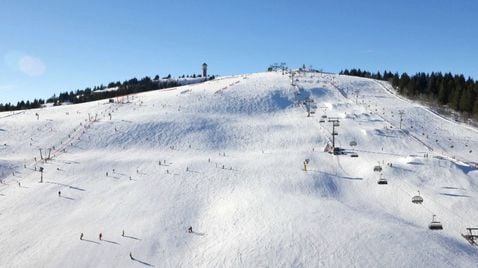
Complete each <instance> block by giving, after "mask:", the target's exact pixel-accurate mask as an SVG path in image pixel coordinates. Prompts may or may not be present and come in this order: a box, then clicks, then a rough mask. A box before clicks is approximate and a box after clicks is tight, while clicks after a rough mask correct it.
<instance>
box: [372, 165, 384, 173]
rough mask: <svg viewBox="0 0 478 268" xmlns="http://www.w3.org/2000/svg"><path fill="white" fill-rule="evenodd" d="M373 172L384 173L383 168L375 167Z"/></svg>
mask: <svg viewBox="0 0 478 268" xmlns="http://www.w3.org/2000/svg"><path fill="white" fill-rule="evenodd" d="M373 171H374V172H382V167H381V166H374V167H373Z"/></svg>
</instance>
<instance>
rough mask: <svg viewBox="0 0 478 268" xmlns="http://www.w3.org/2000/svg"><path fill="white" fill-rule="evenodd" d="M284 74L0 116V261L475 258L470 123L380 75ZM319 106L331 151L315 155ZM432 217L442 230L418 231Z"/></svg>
mask: <svg viewBox="0 0 478 268" xmlns="http://www.w3.org/2000/svg"><path fill="white" fill-rule="evenodd" d="M296 79H297V81H294V83H295V86H292V85H291V80H290V78H289V77H288V76H285V75H282V74H279V73H259V74H251V75H241V76H232V77H225V78H221V79H218V80H213V81H208V82H205V83H202V84H195V85H189V86H183V87H178V88H173V89H168V90H161V91H154V92H148V93H142V94H138V95H132V96H129V97H128V98H122V100H123V102H122V103H108V101H99V102H92V103H85V104H80V105H71V106H61V107H51V108H46V109H40V110H28V111H21V112H16V113H13V114H12V113H0V179H2V181H3V184H0V266H1V267H144V266H155V267H323V266H328V267H351V266H357V267H431V266H436V267H450V266H458V267H474V266H476V264H477V263H478V249H477V248H476V247H472V246H470V245H469V244H468V242H466V240H464V239H463V238H462V237H461V235H460V232H464V231H465V228H466V227H477V225H478V201H477V197H478V183H477V182H478V181H477V180H478V170H476V168H475V167H473V165H474V164H473V163H476V162H478V152H477V151H476V150H475V148H478V132H477V130H476V129H473V128H469V127H467V126H464V125H460V124H457V123H454V122H450V121H447V120H445V119H443V118H440V117H439V116H437V115H435V114H433V113H431V112H429V111H428V110H427V109H426V108H424V107H421V106H420V105H417V104H413V103H410V102H408V101H405V100H402V99H400V98H399V97H397V96H395V95H394V93H393V92H394V91H393V89H392V88H391V87H390V86H389V85H388V84H386V83H383V82H379V81H374V80H369V79H362V78H354V77H348V76H338V75H331V74H316V73H305V74H301V75H296V76H295V78H294V80H296ZM357 95H358V97H356V96H357ZM307 98H309V99H312V100H314V102H315V104H316V106H317V107H318V108H317V111H316V112H315V114H312V116H311V117H307V113H306V110H305V107H304V105H303V103H304V100H305V99H307ZM325 107H326V108H325ZM399 111H403V112H404V113H403V122H402V130H400V129H399V124H400V116H399ZM324 112H325V113H326V115H327V117H337V118H339V120H340V126H339V127H337V132H338V133H339V135H338V136H336V142H337V145H338V146H340V147H342V148H345V149H346V151H347V152H348V153H347V154H345V155H338V156H334V155H332V154H329V153H326V152H324V147H326V145H327V143H329V142H330V139H331V135H330V134H331V130H332V126H331V123H329V122H328V121H327V119H325V120H324V121H325V122H323V123H321V122H320V119H321V118H322V116H323V115H324ZM37 114H38V116H37ZM351 141H355V142H356V143H357V146H355V147H354V148H350V142H351ZM40 149H41V150H42V155H43V156H45V155H48V153H49V151H50V149H51V152H50V156H51V160H49V161H47V162H46V163H45V162H44V161H42V160H41V159H40ZM352 150H353V151H355V153H357V154H358V157H350V152H351V151H352ZM35 159H36V160H35ZM305 159H308V160H309V164H308V165H307V171H304V165H303V163H304V160H305ZM378 162H380V164H381V166H382V167H383V175H382V176H383V177H384V178H386V179H388V185H378V184H377V180H378V178H379V174H378V172H374V171H373V168H374V166H375V165H378ZM389 163H391V164H389ZM40 167H43V168H44V172H43V183H40V182H39V181H40V176H41V174H40V172H39V169H40ZM417 190H419V191H420V192H421V195H422V196H423V198H424V202H423V204H421V205H416V204H413V203H412V202H411V197H412V196H413V195H415V194H416V193H417ZM59 191H61V196H59V195H58V192H59ZM433 214H436V215H437V219H438V220H440V221H441V223H442V224H443V228H444V230H441V231H431V230H429V229H428V224H429V223H430V221H431V220H432V215H433ZM189 226H192V228H193V231H194V232H193V233H188V232H187V228H188V227H189ZM123 230H124V232H125V236H122V232H123ZM81 233H83V234H84V237H83V240H80V234H81ZM100 233H102V235H103V237H102V240H101V241H100V240H99V238H98V235H99V234H100ZM130 252H131V254H132V256H133V258H134V260H132V259H130V256H129V254H130Z"/></svg>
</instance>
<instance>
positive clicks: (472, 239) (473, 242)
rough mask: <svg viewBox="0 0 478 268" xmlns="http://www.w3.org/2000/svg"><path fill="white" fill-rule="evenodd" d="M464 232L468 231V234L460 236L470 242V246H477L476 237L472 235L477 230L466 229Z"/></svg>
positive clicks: (477, 238) (477, 237)
mask: <svg viewBox="0 0 478 268" xmlns="http://www.w3.org/2000/svg"><path fill="white" fill-rule="evenodd" d="M466 230H468V234H461V236H463V238H465V239H466V240H467V241H468V242H470V244H471V245H473V246H478V244H477V242H476V241H477V240H478V235H476V234H473V231H477V230H478V228H466Z"/></svg>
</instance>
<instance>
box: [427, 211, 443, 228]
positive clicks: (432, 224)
mask: <svg viewBox="0 0 478 268" xmlns="http://www.w3.org/2000/svg"><path fill="white" fill-rule="evenodd" d="M435 217H436V215H433V219H432V222H430V224H429V225H428V229H430V230H443V225H442V224H441V222H439V221H436V220H435Z"/></svg>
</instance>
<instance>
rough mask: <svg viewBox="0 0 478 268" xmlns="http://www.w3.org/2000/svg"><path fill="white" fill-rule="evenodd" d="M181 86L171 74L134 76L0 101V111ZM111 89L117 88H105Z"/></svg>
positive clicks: (85, 100)
mask: <svg viewBox="0 0 478 268" xmlns="http://www.w3.org/2000/svg"><path fill="white" fill-rule="evenodd" d="M185 77H186V76H184V75H183V76H182V77H181V78H185ZM196 77H201V76H200V75H198V76H196V75H195V74H194V75H192V76H189V75H188V76H187V78H196ZM214 78H215V76H208V77H207V79H208V80H212V79H214ZM177 86H180V83H179V82H178V81H177V80H175V79H171V75H168V76H167V77H164V78H163V79H160V78H159V75H156V76H155V77H154V79H151V78H150V77H148V76H146V77H144V78H142V79H140V80H138V79H137V78H132V79H130V80H126V81H124V82H119V81H118V82H110V83H109V84H108V86H104V85H100V86H95V87H93V88H89V87H88V88H85V89H82V90H80V89H78V90H76V91H70V92H68V91H65V92H61V93H60V94H59V95H58V96H57V95H56V94H54V95H53V96H52V97H50V98H48V99H47V100H46V102H45V100H43V99H35V100H34V101H32V102H30V101H26V102H25V101H19V102H17V104H16V105H15V104H11V103H6V104H1V103H0V112H4V111H16V110H23V109H34V108H40V107H42V105H44V104H45V103H52V104H53V105H61V104H63V103H71V104H76V103H83V102H89V101H95V100H101V99H108V98H114V97H120V96H125V95H128V94H134V93H139V92H145V91H151V90H157V89H164V88H171V87H177ZM107 88H109V89H111V88H115V90H104V89H107Z"/></svg>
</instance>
